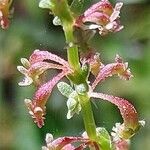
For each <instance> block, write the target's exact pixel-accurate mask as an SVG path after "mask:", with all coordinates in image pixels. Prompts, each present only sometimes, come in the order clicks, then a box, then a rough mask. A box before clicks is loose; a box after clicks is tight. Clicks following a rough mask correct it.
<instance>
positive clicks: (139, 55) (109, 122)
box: [0, 0, 150, 150]
mask: <svg viewBox="0 0 150 150" xmlns="http://www.w3.org/2000/svg"><path fill="white" fill-rule="evenodd" d="M93 2H96V0H95V1H93ZM123 2H124V7H123V10H122V12H121V20H122V24H124V26H125V28H124V30H123V31H121V32H120V33H116V34H111V35H108V36H106V37H105V36H104V37H100V36H99V35H96V36H95V38H94V39H93V40H92V41H91V44H92V45H93V46H94V47H95V48H96V49H97V50H99V52H100V53H101V58H102V60H103V61H104V62H111V61H112V60H113V59H114V57H115V54H116V53H118V54H119V55H121V56H122V57H124V60H126V61H128V62H129V66H130V68H131V71H132V73H133V74H134V78H133V79H132V80H131V81H121V80H118V79H117V78H110V79H109V80H107V81H106V82H105V83H104V84H103V85H101V86H99V87H98V88H97V90H98V91H103V92H106V93H110V94H113V95H118V96H119V95H120V97H124V98H127V99H129V100H130V101H131V102H132V103H133V104H134V105H135V107H136V108H137V110H138V112H139V114H140V117H141V119H144V120H145V121H146V126H145V128H143V129H142V130H141V131H140V133H139V134H138V135H136V136H135V137H134V138H133V139H132V143H131V149H132V150H141V149H143V147H144V148H145V149H149V147H150V143H149V139H150V132H149V131H150V127H149V124H150V110H149V108H150V103H149V94H150V87H149V83H150V61H149V58H150V28H149V27H150V4H149V1H148V0H147V1H146V0H130V1H129V0H124V1H123ZM14 8H15V9H14V15H13V18H12V20H11V25H10V28H9V29H8V30H6V31H4V30H2V29H0V71H1V73H0V80H1V82H0V149H2V150H6V149H7V150H18V149H21V150H26V149H32V150H37V149H40V147H41V145H42V144H43V142H44V137H45V134H46V133H47V132H51V133H53V134H54V136H59V135H71V134H74V135H77V134H81V133H82V132H83V131H84V126H83V122H82V119H81V117H80V116H77V115H76V116H75V117H74V118H72V119H70V120H67V119H66V114H67V106H66V104H65V98H64V97H62V96H61V94H60V93H59V92H58V90H57V89H56V90H55V91H54V92H53V94H52V96H51V98H50V101H49V102H48V104H47V107H48V111H47V117H46V118H47V120H46V122H45V126H44V127H43V128H42V129H41V130H40V129H38V128H37V127H36V125H35V124H33V122H32V120H31V119H30V117H29V115H28V113H27V110H26V109H25V106H24V98H30V97H32V94H33V92H34V90H33V89H34V88H33V87H32V86H30V87H27V88H26V87H25V88H20V87H19V86H18V85H17V83H18V82H19V81H20V79H21V75H20V73H18V72H17V70H16V66H17V65H19V64H20V58H21V57H28V56H29V55H30V54H31V53H32V51H33V50H34V49H37V48H38V49H44V50H49V51H51V52H53V53H57V54H59V55H61V56H62V57H64V58H66V51H65V43H64V37H63V32H62V29H61V28H60V27H58V26H57V27H56V26H53V25H52V19H53V18H52V16H50V15H49V13H48V12H47V11H45V10H42V9H40V8H38V1H36V0H33V1H31V0H26V1H20V0H15V1H14ZM54 73H55V72H50V77H51V76H53V74H54ZM95 105H96V106H95ZM93 109H94V113H95V118H96V123H97V126H105V127H106V128H107V129H108V130H111V127H112V126H113V125H114V124H115V123H116V122H119V121H121V118H120V116H119V113H118V110H117V108H114V107H113V106H112V105H111V104H108V103H106V102H99V103H96V104H93Z"/></svg>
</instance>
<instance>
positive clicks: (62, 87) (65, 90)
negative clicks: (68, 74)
mask: <svg viewBox="0 0 150 150" xmlns="http://www.w3.org/2000/svg"><path fill="white" fill-rule="evenodd" d="M57 88H58V90H59V91H60V93H61V94H62V95H64V96H66V97H67V98H68V97H69V95H70V94H71V93H72V92H73V91H74V90H73V89H72V87H71V86H70V85H69V84H67V83H65V82H59V83H58V84H57Z"/></svg>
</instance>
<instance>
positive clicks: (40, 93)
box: [17, 50, 71, 127]
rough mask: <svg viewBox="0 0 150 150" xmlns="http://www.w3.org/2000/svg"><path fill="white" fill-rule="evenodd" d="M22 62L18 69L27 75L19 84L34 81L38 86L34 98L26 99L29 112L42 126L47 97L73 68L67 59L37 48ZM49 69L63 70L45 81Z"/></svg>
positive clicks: (22, 84)
mask: <svg viewBox="0 0 150 150" xmlns="http://www.w3.org/2000/svg"><path fill="white" fill-rule="evenodd" d="M48 61H53V62H55V63H50V62H48ZM21 62H22V64H23V66H18V67H17V69H18V70H19V71H20V72H21V73H22V74H23V75H25V77H24V79H23V81H22V82H20V83H19V85H20V86H28V85H30V84H31V83H34V85H35V86H36V87H37V91H36V93H35V95H34V96H33V100H32V101H31V100H30V99H25V104H26V105H27V107H28V109H29V114H30V115H31V116H32V118H33V119H34V122H35V123H37V125H38V127H42V126H43V125H44V122H43V120H44V119H45V118H44V115H45V104H46V102H47V99H48V97H49V96H50V94H51V92H52V89H53V87H54V86H55V85H56V84H57V82H58V81H59V80H60V79H61V78H63V77H64V76H65V75H67V74H69V73H71V69H70V67H69V64H68V62H67V61H65V60H63V59H61V58H60V57H58V56H57V55H54V54H52V53H50V52H48V51H39V50H35V51H34V52H33V54H32V55H31V56H30V58H29V60H27V59H26V58H22V59H21ZM48 69H57V70H61V72H60V73H59V74H58V75H57V76H55V77H53V78H52V79H51V80H50V81H48V82H46V83H45V81H44V80H43V77H42V76H43V73H44V72H45V71H46V70H48Z"/></svg>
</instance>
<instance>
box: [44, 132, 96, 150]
mask: <svg viewBox="0 0 150 150" xmlns="http://www.w3.org/2000/svg"><path fill="white" fill-rule="evenodd" d="M45 141H46V146H43V147H42V150H83V149H85V148H87V147H90V148H91V147H92V148H93V149H95V150H99V147H98V145H97V144H96V143H95V142H93V141H90V139H89V138H86V137H68V136H66V137H59V138H57V139H55V140H54V139H53V135H52V134H50V133H47V134H46V138H45ZM73 144H74V145H76V146H74V145H73ZM77 145H78V146H77Z"/></svg>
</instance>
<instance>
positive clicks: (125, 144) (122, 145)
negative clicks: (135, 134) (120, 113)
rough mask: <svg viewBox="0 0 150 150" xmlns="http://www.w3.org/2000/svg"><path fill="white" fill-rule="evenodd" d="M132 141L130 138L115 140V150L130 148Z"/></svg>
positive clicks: (127, 149)
mask: <svg viewBox="0 0 150 150" xmlns="http://www.w3.org/2000/svg"><path fill="white" fill-rule="evenodd" d="M129 146H130V141H129V140H122V139H121V140H119V141H116V142H114V148H115V150H129Z"/></svg>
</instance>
